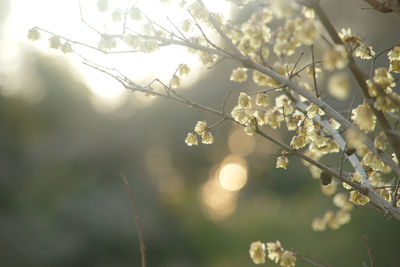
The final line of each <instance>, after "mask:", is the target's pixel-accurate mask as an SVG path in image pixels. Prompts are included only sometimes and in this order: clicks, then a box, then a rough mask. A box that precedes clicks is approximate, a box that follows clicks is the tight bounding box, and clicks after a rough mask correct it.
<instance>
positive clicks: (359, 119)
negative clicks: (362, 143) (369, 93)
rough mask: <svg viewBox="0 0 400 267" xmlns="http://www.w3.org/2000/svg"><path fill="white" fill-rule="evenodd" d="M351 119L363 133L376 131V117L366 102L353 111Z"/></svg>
mask: <svg viewBox="0 0 400 267" xmlns="http://www.w3.org/2000/svg"><path fill="white" fill-rule="evenodd" d="M351 119H352V120H353V121H354V122H355V123H356V124H357V126H358V127H360V129H361V130H362V131H365V132H371V131H373V130H374V129H375V123H376V116H375V115H374V113H373V112H372V110H371V108H370V107H369V105H368V104H367V103H366V102H365V101H364V103H363V104H362V105H359V106H358V107H357V108H355V109H353V110H352V111H351Z"/></svg>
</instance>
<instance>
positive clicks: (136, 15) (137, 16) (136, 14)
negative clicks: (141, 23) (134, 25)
mask: <svg viewBox="0 0 400 267" xmlns="http://www.w3.org/2000/svg"><path fill="white" fill-rule="evenodd" d="M129 16H130V18H131V19H134V20H141V19H142V12H141V11H140V9H139V8H137V7H135V8H132V10H131V12H130V13H129Z"/></svg>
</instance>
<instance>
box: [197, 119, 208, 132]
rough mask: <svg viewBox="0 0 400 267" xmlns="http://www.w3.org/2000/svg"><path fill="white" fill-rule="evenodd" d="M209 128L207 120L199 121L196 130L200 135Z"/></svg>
mask: <svg viewBox="0 0 400 267" xmlns="http://www.w3.org/2000/svg"><path fill="white" fill-rule="evenodd" d="M206 130H207V123H206V122H205V121H198V122H197V123H196V126H195V127H194V131H195V132H196V133H197V134H198V135H202V134H203V133H204V132H205V131H206Z"/></svg>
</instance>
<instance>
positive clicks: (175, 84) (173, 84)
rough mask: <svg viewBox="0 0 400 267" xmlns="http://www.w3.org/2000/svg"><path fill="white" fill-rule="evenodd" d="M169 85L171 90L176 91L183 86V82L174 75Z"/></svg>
mask: <svg viewBox="0 0 400 267" xmlns="http://www.w3.org/2000/svg"><path fill="white" fill-rule="evenodd" d="M169 84H170V86H171V88H174V89H176V88H178V87H179V86H180V85H181V80H180V79H179V77H178V76H177V75H176V74H174V75H172V77H171V80H170V81H169Z"/></svg>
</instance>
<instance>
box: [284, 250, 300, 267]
mask: <svg viewBox="0 0 400 267" xmlns="http://www.w3.org/2000/svg"><path fill="white" fill-rule="evenodd" d="M280 265H281V266H284V267H290V266H295V265H296V257H295V256H294V254H293V252H291V251H288V250H286V251H285V252H283V253H282V255H281V262H280Z"/></svg>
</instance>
